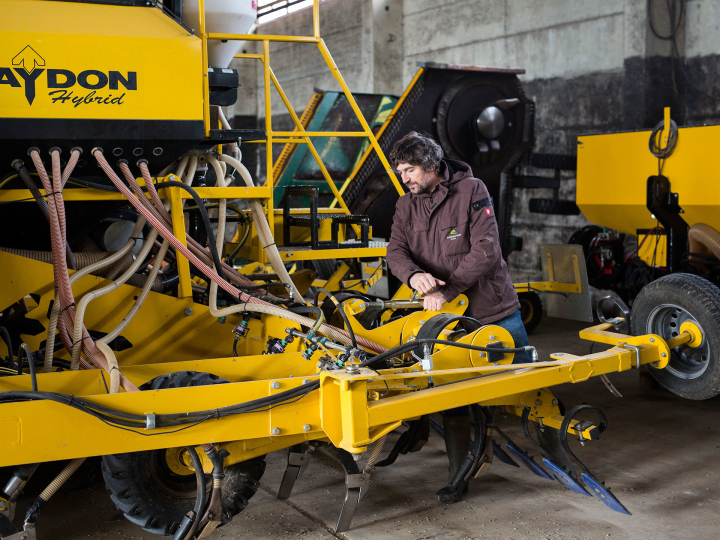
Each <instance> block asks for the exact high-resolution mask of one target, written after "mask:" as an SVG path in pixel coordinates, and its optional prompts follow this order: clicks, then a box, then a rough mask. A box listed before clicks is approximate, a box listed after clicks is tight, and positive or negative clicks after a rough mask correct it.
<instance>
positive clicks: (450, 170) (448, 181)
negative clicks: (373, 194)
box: [408, 159, 473, 207]
mask: <svg viewBox="0 0 720 540" xmlns="http://www.w3.org/2000/svg"><path fill="white" fill-rule="evenodd" d="M439 173H440V175H442V176H443V178H444V179H443V180H441V181H440V183H439V184H438V185H437V186H436V187H435V191H433V192H432V193H420V194H418V195H416V194H414V193H412V192H408V193H409V195H410V197H411V198H417V199H423V198H429V197H430V196H432V197H433V199H434V201H433V202H435V205H434V206H435V207H437V206H438V205H439V204H440V203H441V202H442V201H443V200H444V199H445V196H446V195H447V193H448V191H449V189H450V186H451V185H452V184H454V183H456V182H459V181H460V180H462V179H463V178H472V175H473V174H472V170H471V169H470V166H469V165H468V164H467V163H464V162H462V161H456V160H454V159H443V160H442V161H440V171H439Z"/></svg>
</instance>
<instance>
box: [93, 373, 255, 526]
mask: <svg viewBox="0 0 720 540" xmlns="http://www.w3.org/2000/svg"><path fill="white" fill-rule="evenodd" d="M227 382H228V381H227V380H225V379H221V378H220V377H218V376H217V375H213V374H212V373H202V372H197V371H179V372H176V373H168V374H165V375H161V376H159V377H156V378H155V379H153V380H151V381H149V382H147V383H145V384H144V385H142V386H141V387H140V389H141V390H160V389H166V388H185V387H188V386H207V385H212V384H225V383H227ZM149 459H150V452H129V453H126V454H110V455H107V456H103V458H102V474H103V479H104V480H105V487H106V488H107V490H108V492H109V494H110V498H111V499H112V501H113V503H114V504H115V506H117V508H118V509H119V510H120V511H122V512H123V513H124V514H125V517H126V518H127V519H128V520H130V521H131V522H133V523H135V524H136V525H139V526H140V527H142V528H143V529H145V530H146V531H148V532H151V533H153V534H159V535H166V536H170V535H172V534H174V532H175V530H176V529H177V525H178V524H179V523H180V520H181V519H182V517H183V516H184V515H185V514H186V513H187V512H188V511H189V510H191V509H192V508H193V506H194V503H195V498H194V496H193V497H192V498H190V499H184V498H180V497H174V496H172V495H170V494H168V493H166V492H164V491H161V490H160V488H159V487H157V486H156V485H155V484H154V482H152V481H151V478H150V474H149V473H148V462H149ZM264 472H265V456H259V457H256V458H253V459H250V460H247V461H244V462H242V463H236V464H234V465H231V466H229V467H227V468H226V470H225V478H224V479H223V484H222V494H223V509H224V511H225V515H224V516H223V518H224V522H227V521H229V520H230V519H232V517H233V516H234V515H236V514H238V513H239V512H241V511H242V510H243V509H244V508H245V507H246V506H247V505H248V501H249V500H250V498H251V497H252V496H253V495H254V494H255V492H257V490H258V488H259V487H260V483H259V480H260V478H261V477H262V475H263V473H264ZM149 480H150V481H149Z"/></svg>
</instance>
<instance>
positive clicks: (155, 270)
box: [99, 240, 177, 344]
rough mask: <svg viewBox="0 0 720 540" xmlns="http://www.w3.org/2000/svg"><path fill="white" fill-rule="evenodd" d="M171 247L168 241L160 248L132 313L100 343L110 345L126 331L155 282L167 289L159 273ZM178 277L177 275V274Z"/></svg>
mask: <svg viewBox="0 0 720 540" xmlns="http://www.w3.org/2000/svg"><path fill="white" fill-rule="evenodd" d="M169 247H170V242H168V241H167V240H164V241H163V243H162V245H161V246H160V251H158V254H157V258H156V259H155V265H154V266H153V269H152V270H151V271H150V275H148V277H147V280H146V281H145V284H144V285H143V288H142V291H140V294H139V295H138V297H137V300H135V303H134V304H133V306H132V308H130V311H128V312H127V315H125V317H123V320H122V321H120V324H118V325H117V326H116V327H115V328H114V329H113V330H112V331H111V332H109V333H108V334H107V335H106V336H103V337H102V338H100V340H99V341H100V342H102V343H103V344H105V343H110V342H111V341H112V340H113V339H115V338H116V337H117V336H119V335H120V332H122V331H123V330H125V328H126V327H127V325H128V324H130V321H132V320H133V318H134V317H135V315H136V314H137V312H138V311H139V310H140V307H141V306H142V304H143V302H144V301H145V299H146V298H147V296H148V294H149V293H150V289H151V288H153V286H154V284H155V282H156V281H157V280H160V283H161V288H163V289H164V288H165V283H164V282H163V281H162V278H159V277H158V273H159V272H160V267H161V264H160V263H161V261H162V260H163V259H164V258H165V254H166V253H167V250H168V248H169ZM175 276H176V277H177V274H175Z"/></svg>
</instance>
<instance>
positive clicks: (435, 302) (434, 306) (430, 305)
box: [423, 291, 447, 311]
mask: <svg viewBox="0 0 720 540" xmlns="http://www.w3.org/2000/svg"><path fill="white" fill-rule="evenodd" d="M445 302H447V298H445V295H444V294H443V293H441V292H440V291H435V292H434V293H430V294H428V295H427V296H425V297H424V298H423V307H424V308H425V309H427V310H428V311H440V310H441V309H442V307H443V304H444V303H445Z"/></svg>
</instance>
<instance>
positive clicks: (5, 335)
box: [0, 326, 15, 367]
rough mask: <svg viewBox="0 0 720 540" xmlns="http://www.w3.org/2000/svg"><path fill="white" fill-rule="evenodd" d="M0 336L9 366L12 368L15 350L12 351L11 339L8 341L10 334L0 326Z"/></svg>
mask: <svg viewBox="0 0 720 540" xmlns="http://www.w3.org/2000/svg"><path fill="white" fill-rule="evenodd" d="M0 334H2V336H0V337H2V340H3V341H4V342H5V346H6V347H7V350H8V360H9V364H8V365H9V366H10V367H12V364H13V362H14V360H15V349H13V346H12V339H10V332H8V331H7V328H5V327H4V326H0Z"/></svg>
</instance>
